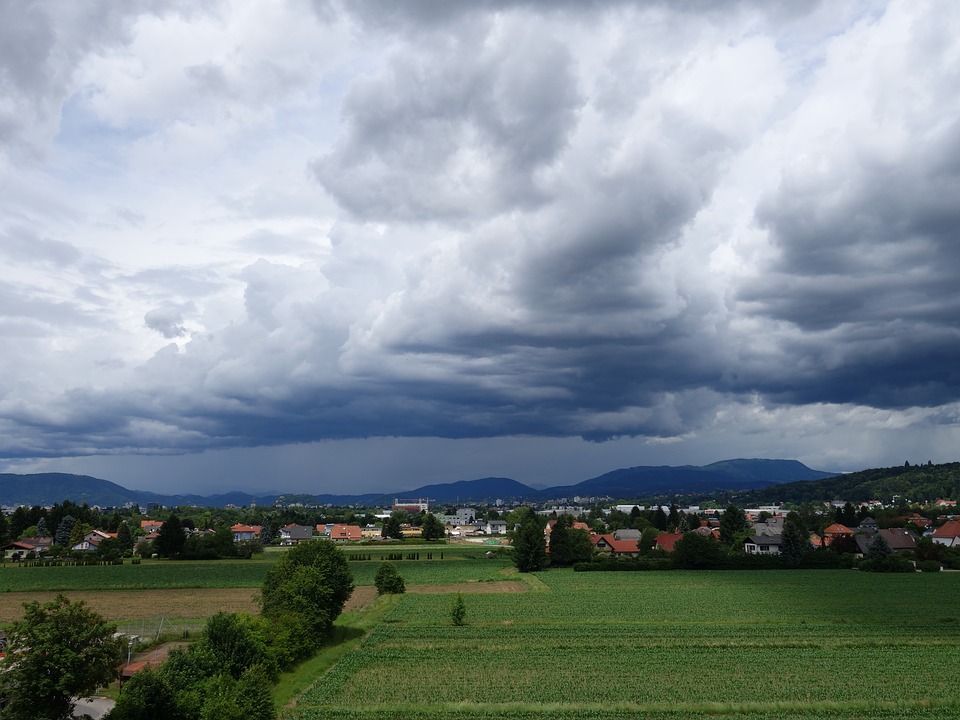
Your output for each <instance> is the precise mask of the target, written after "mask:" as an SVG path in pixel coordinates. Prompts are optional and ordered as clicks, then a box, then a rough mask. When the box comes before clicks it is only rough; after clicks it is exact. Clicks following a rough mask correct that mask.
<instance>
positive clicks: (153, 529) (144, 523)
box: [140, 520, 163, 535]
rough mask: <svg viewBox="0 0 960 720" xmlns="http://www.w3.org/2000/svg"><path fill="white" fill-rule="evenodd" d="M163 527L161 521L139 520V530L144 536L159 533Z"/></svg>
mask: <svg viewBox="0 0 960 720" xmlns="http://www.w3.org/2000/svg"><path fill="white" fill-rule="evenodd" d="M162 527H163V520H141V521H140V529H141V530H143V532H144V533H145V534H146V535H151V534H153V533H157V532H160V528H162Z"/></svg>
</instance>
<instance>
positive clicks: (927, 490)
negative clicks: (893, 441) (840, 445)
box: [741, 462, 960, 503]
mask: <svg viewBox="0 0 960 720" xmlns="http://www.w3.org/2000/svg"><path fill="white" fill-rule="evenodd" d="M741 498H742V500H741V501H742V502H751V503H772V502H787V503H807V502H829V501H832V500H849V501H850V502H853V503H858V502H866V501H868V500H879V501H881V502H883V503H893V502H894V501H895V499H896V500H897V501H899V502H905V503H914V502H916V503H923V502H933V501H934V500H936V499H938V498H949V499H951V500H956V499H960V462H954V463H944V464H941V465H932V464H929V465H909V466H907V465H904V466H898V467H889V468H873V469H870V470H861V471H859V472H854V473H848V474H846V475H837V476H835V477H831V478H826V479H823V480H810V481H806V482H792V483H784V484H782V485H777V486H775V487H770V488H764V489H761V490H755V491H752V492H749V493H744V494H743V495H742V496H741Z"/></svg>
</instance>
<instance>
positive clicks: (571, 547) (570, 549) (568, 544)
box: [550, 514, 593, 567]
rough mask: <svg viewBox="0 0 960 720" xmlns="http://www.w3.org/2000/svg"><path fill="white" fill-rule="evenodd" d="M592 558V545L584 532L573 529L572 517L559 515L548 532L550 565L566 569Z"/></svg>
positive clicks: (588, 536)
mask: <svg viewBox="0 0 960 720" xmlns="http://www.w3.org/2000/svg"><path fill="white" fill-rule="evenodd" d="M592 556H593V544H592V543H591V542H590V535H589V534H588V533H587V532H586V531H585V530H575V529H574V528H573V515H567V514H564V515H561V516H560V517H558V518H557V522H556V523H554V525H553V530H552V531H551V532H550V564H551V565H556V566H557V567H566V566H569V565H573V564H574V563H576V562H581V561H585V560H589V559H590V558H591V557H592Z"/></svg>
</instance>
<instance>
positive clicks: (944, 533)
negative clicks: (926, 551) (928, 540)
mask: <svg viewBox="0 0 960 720" xmlns="http://www.w3.org/2000/svg"><path fill="white" fill-rule="evenodd" d="M932 538H933V541H934V542H935V543H937V544H938V545H946V546H947V547H960V520H950V521H948V522H945V523H944V524H943V525H941V526H940V527H938V528H937V529H936V530H934V531H933V536H932Z"/></svg>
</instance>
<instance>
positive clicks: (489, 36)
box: [0, 0, 960, 494]
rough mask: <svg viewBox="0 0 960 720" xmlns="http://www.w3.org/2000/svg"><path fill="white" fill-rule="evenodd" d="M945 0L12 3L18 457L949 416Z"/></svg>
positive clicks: (870, 460)
mask: <svg viewBox="0 0 960 720" xmlns="http://www.w3.org/2000/svg"><path fill="white" fill-rule="evenodd" d="M958 278H960V4H958V3H955V2H952V0H942V1H940V2H937V1H925V0H908V1H905V2H898V1H894V0H890V1H881V0H877V1H870V0H862V1H858V0H829V1H824V2H816V1H814V0H810V1H803V0H798V1H797V2H790V3H771V2H768V1H767V0H739V1H738V0H726V1H712V0H711V1H708V0H675V1H670V2H667V0H661V1H657V0H644V1H641V0H637V1H635V2H627V1H623V2H617V1H616V0H610V1H609V2H588V1H576V2H574V1H569V2H565V1H561V0H544V1H543V2H536V1H534V0H528V1H522V0H516V1H513V2H511V1H509V0H485V1H483V0H477V1H476V2H447V1H446V0H410V1H408V2H402V3H397V2H393V1H392V0H314V1H313V2H311V1H310V0H282V1H278V2H271V3H249V2H246V1H245V0H139V1H136V2H123V3H118V2H113V1H112V0H89V1H86V2H82V3H79V2H67V1H66V0H16V1H14V0H0V347H2V350H0V470H2V471H6V472H24V473H26V472H50V471H61V472H75V473H84V474H91V475H96V476H97V477H102V478H105V479H107V480H112V481H113V482H117V483H119V484H121V485H124V486H126V487H129V488H137V489H150V490H155V491H157V492H196V493H201V494H203V493H210V492H220V491H225V490H231V489H234V490H249V491H282V492H317V493H319V492H342V493H354V492H366V491H385V492H387V491H390V490H399V489H409V488H415V487H417V486H419V485H421V484H426V483H432V482H453V481H456V480H466V479H473V478H478V477H484V476H502V477H512V478H514V479H516V480H519V481H521V482H526V483H528V484H544V485H557V484H570V483H576V482H579V481H581V480H584V479H587V478H589V477H593V476H596V475H599V474H601V473H603V472H607V471H609V470H613V469H616V468H620V467H630V466H635V465H659V464H671V465H683V464H694V465H701V464H706V463H710V462H714V461H718V460H723V459H728V458H737V457H764V458H791V459H798V460H800V461H802V462H804V463H806V464H807V465H809V466H811V467H814V468H817V469H822V470H832V471H846V470H858V469H863V468H867V467H879V466H886V465H902V464H903V462H904V461H910V462H911V463H915V462H926V461H928V460H932V461H933V462H935V463H939V462H950V461H956V460H958V459H960V458H958V452H957V448H958V447H960V282H958Z"/></svg>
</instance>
